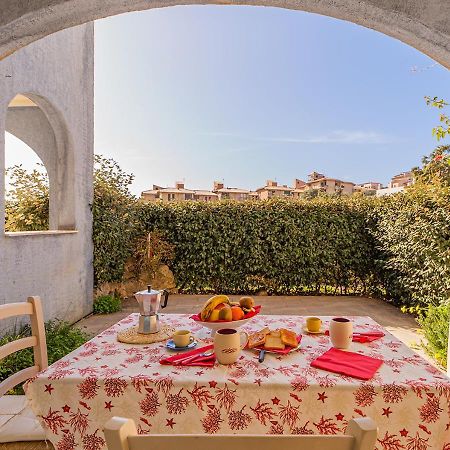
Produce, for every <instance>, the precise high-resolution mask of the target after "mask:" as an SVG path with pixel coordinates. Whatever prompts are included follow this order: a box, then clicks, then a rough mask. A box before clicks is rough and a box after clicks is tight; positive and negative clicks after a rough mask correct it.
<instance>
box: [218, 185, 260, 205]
mask: <svg viewBox="0 0 450 450" xmlns="http://www.w3.org/2000/svg"><path fill="white" fill-rule="evenodd" d="M213 192H214V193H216V194H217V195H218V196H219V200H236V201H237V202H243V201H246V200H252V199H255V197H257V195H255V192H253V191H249V190H248V189H241V188H234V187H225V185H224V183H223V182H221V181H214V185H213Z"/></svg>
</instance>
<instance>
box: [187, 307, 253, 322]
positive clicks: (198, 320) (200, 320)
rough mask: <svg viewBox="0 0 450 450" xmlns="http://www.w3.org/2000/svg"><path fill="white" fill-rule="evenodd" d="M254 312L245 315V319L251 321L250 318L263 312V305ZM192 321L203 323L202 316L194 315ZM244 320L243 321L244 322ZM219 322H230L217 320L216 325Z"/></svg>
mask: <svg viewBox="0 0 450 450" xmlns="http://www.w3.org/2000/svg"><path fill="white" fill-rule="evenodd" d="M253 309H254V311H250V312H249V313H247V314H245V316H244V319H250V317H253V316H256V315H257V314H259V312H260V311H261V305H257V306H255V307H254V308H253ZM190 319H192V320H195V321H196V322H203V320H202V319H201V318H200V314H194V315H193V316H191V317H190ZM244 319H242V320H244ZM219 322H224V323H226V322H229V320H215V321H214V323H219Z"/></svg>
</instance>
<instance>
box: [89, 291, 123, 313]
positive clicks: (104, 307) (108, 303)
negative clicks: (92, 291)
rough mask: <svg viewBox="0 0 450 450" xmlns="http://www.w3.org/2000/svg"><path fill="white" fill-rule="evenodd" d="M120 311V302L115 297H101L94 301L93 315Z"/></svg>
mask: <svg viewBox="0 0 450 450" xmlns="http://www.w3.org/2000/svg"><path fill="white" fill-rule="evenodd" d="M121 310H122V300H121V299H120V298H119V297H118V296H116V295H101V296H99V297H97V298H96V299H95V300H94V314H110V313H114V312H117V311H121Z"/></svg>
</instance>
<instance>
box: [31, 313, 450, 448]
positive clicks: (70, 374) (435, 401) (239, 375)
mask: <svg viewBox="0 0 450 450" xmlns="http://www.w3.org/2000/svg"><path fill="white" fill-rule="evenodd" d="M137 319H138V315H137V314H132V315H130V316H129V317H127V318H125V319H123V320H122V321H120V322H118V323H117V324H115V325H114V326H113V327H111V328H109V329H107V330H106V331H104V332H102V333H101V334H99V335H98V336H96V337H95V338H93V339H92V340H91V341H89V342H87V343H86V344H84V345H83V346H82V347H80V348H79V349H77V350H75V351H74V352H72V353H71V354H69V355H67V356H66V357H64V358H63V359H61V360H60V361H58V362H56V363H55V364H53V365H51V366H50V367H49V368H48V369H47V370H45V371H43V372H41V373H40V374H39V375H38V376H37V377H35V378H34V379H32V380H31V381H30V382H29V383H28V384H27V385H26V395H27V398H28V399H29V402H30V406H31V408H32V409H33V411H34V412H35V413H36V415H37V416H38V418H39V420H40V421H41V423H42V425H43V427H44V428H45V430H46V432H47V435H48V439H49V440H50V441H51V442H52V443H53V444H54V445H55V448H56V449H57V450H70V449H80V450H81V449H82V450H101V449H105V448H106V445H105V441H104V436H103V432H102V429H103V426H104V424H105V423H106V422H107V421H108V419H110V418H111V417H112V416H124V417H131V418H132V419H134V420H135V422H136V424H137V427H138V431H139V433H160V434H161V433H162V434H164V433H210V434H215V433H221V434H224V433H225V434H230V433H243V434H317V433H321V434H339V433H343V432H344V431H345V428H346V426H347V424H348V421H349V420H350V419H351V418H354V417H361V416H370V417H371V418H373V419H374V420H375V421H376V422H377V424H378V427H379V436H378V440H377V447H376V448H377V450H400V449H406V450H427V449H433V450H449V449H450V431H449V427H450V414H449V410H450V408H449V405H450V380H449V379H448V378H447V377H446V375H445V374H443V373H442V372H441V371H440V370H438V369H437V368H435V367H434V366H432V365H431V364H429V363H428V362H426V361H425V360H424V359H423V358H422V357H420V356H419V355H418V354H416V353H415V352H413V351H412V350H410V349H409V348H407V347H406V346H405V345H404V344H403V343H402V342H400V341H399V340H397V339H396V338H395V337H394V336H392V335H391V334H389V333H388V332H386V331H385V330H383V328H382V327H381V326H380V325H378V324H377V323H376V322H374V321H373V320H372V319H371V318H369V317H353V318H352V319H353V320H354V329H355V331H368V330H370V331H375V330H376V331H379V330H382V331H385V332H386V335H385V336H384V337H383V338H381V339H379V340H377V341H374V342H371V343H366V344H360V343H353V344H352V349H351V350H352V351H357V352H360V353H363V354H366V355H369V356H374V357H381V358H382V359H383V360H384V364H383V365H382V366H381V368H380V369H379V371H378V372H377V373H376V375H375V377H374V378H373V379H371V380H370V381H367V382H362V381H360V380H357V379H353V378H349V377H346V376H342V375H338V374H333V373H329V372H325V371H322V370H320V369H314V368H312V367H311V366H310V363H311V361H312V360H313V359H314V358H316V357H317V356H319V355H321V354H322V353H324V352H325V351H326V350H328V349H329V348H330V347H331V344H330V341H329V337H327V336H325V335H305V336H303V339H302V345H301V348H300V350H298V351H296V352H294V353H291V354H289V355H287V356H277V355H271V354H268V355H266V358H265V360H264V362H263V363H259V362H258V354H257V353H256V352H254V351H249V350H244V351H243V352H242V353H241V355H240V358H239V360H238V362H237V363H236V364H233V365H231V366H222V365H218V364H216V365H215V367H213V368H203V367H178V366H177V367H175V366H163V365H160V363H159V360H160V359H161V357H163V356H166V355H167V354H168V353H169V351H168V350H167V349H166V348H165V344H164V343H158V344H152V345H130V344H122V343H119V342H117V340H116V334H117V332H118V331H119V330H122V329H124V328H126V327H129V326H132V325H134V324H136V323H137ZM322 320H323V322H324V324H325V327H327V325H328V322H329V320H330V318H329V317H322ZM161 321H162V323H170V324H171V325H174V326H175V327H177V328H183V329H186V328H188V329H190V330H191V331H192V332H193V333H194V335H195V336H196V338H197V339H199V340H200V341H201V343H200V345H201V344H202V343H205V344H206V343H210V342H211V335H210V331H209V330H207V329H206V328H204V327H202V326H201V325H200V324H199V323H196V322H194V321H192V320H191V319H189V316H188V315H175V314H166V315H163V316H162V317H161ZM304 325H305V318H304V317H300V316H264V315H259V316H257V317H255V318H253V319H252V320H251V321H250V322H249V323H248V324H247V325H245V327H244V328H243V329H244V330H246V331H252V330H257V329H261V328H263V327H264V326H269V327H270V328H272V329H274V328H278V327H286V328H290V329H293V330H295V331H296V332H297V333H300V332H302V330H303V327H304Z"/></svg>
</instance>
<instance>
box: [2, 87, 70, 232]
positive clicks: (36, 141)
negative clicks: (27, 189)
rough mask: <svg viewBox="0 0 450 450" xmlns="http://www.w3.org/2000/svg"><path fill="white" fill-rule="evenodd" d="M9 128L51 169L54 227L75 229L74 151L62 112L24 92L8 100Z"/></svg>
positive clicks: (6, 122)
mask: <svg viewBox="0 0 450 450" xmlns="http://www.w3.org/2000/svg"><path fill="white" fill-rule="evenodd" d="M5 131H6V132H9V133H11V134H12V135H14V136H16V137H17V138H18V139H20V140H21V141H23V142H24V143H25V144H27V145H28V146H29V147H30V148H31V149H32V150H33V151H34V152H35V153H36V154H37V156H38V157H39V158H40V159H41V161H42V162H43V164H44V166H45V169H46V170H47V174H48V178H49V187H50V188H49V197H50V198H49V228H50V230H73V229H74V228H75V210H74V182H75V180H74V173H73V172H74V171H73V167H74V164H73V150H72V146H71V145H70V140H69V133H68V131H67V126H66V124H65V122H64V118H63V116H62V114H61V113H60V112H59V111H57V109H56V108H55V107H54V106H53V105H52V104H51V102H50V101H49V100H47V99H46V98H45V97H43V96H40V95H38V94H34V93H23V94H22V93H20V94H17V95H15V96H14V97H13V98H12V99H11V100H10V102H9V103H8V109H7V114H6V121H5Z"/></svg>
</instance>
